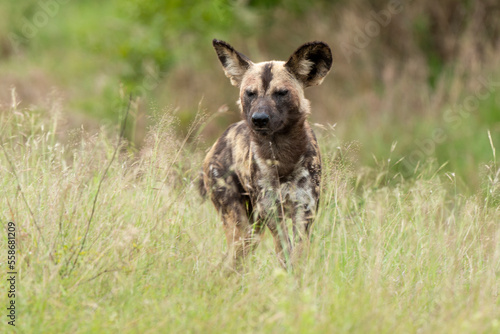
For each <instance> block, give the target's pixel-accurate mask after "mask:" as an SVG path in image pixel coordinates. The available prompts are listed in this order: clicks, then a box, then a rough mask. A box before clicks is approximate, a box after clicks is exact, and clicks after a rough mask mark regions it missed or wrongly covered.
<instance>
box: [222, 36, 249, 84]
mask: <svg viewBox="0 0 500 334" xmlns="http://www.w3.org/2000/svg"><path fill="white" fill-rule="evenodd" d="M213 45H214V49H215V52H217V56H218V57H219V60H220V62H221V64H222V67H224V73H225V74H226V77H228V78H229V79H231V83H232V84H233V86H239V85H240V84H241V80H242V78H243V75H244V74H245V72H246V71H247V70H248V69H249V68H250V66H252V64H253V63H252V61H251V60H250V59H248V58H247V57H246V56H245V55H244V54H241V53H239V52H238V51H236V50H235V49H234V48H233V47H232V46H231V45H229V44H227V43H226V42H224V41H220V40H218V39H214V40H213Z"/></svg>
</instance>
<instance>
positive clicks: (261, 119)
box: [252, 111, 269, 129]
mask: <svg viewBox="0 0 500 334" xmlns="http://www.w3.org/2000/svg"><path fill="white" fill-rule="evenodd" d="M252 123H253V125H255V127H256V128H258V129H259V128H265V127H267V124H268V123H269V115H268V114H266V113H265V112H263V111H258V112H256V113H255V114H253V115H252Z"/></svg>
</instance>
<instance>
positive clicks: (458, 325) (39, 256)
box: [0, 106, 500, 333]
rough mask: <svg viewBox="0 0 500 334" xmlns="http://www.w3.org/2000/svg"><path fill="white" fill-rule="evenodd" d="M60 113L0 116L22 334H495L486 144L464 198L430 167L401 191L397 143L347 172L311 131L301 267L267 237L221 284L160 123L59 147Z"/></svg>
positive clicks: (497, 258)
mask: <svg viewBox="0 0 500 334" xmlns="http://www.w3.org/2000/svg"><path fill="white" fill-rule="evenodd" d="M125 109H126V107H125V106H122V107H121V109H120V110H119V112H121V113H122V114H125V112H124V110H125ZM61 115H62V110H60V109H58V107H57V106H55V107H54V108H53V109H51V110H45V111H44V112H41V111H40V110H35V109H21V108H16V107H11V108H10V109H8V110H5V111H4V112H3V113H1V114H0V116H1V119H0V124H1V133H2V137H1V138H2V152H1V154H0V166H2V167H1V168H2V169H1V171H0V172H1V178H0V186H1V189H2V193H3V195H2V196H1V197H0V207H1V208H2V211H1V216H0V217H1V220H2V224H5V223H6V222H7V221H14V222H15V224H16V229H17V247H18V248H17V252H18V253H17V257H18V262H17V263H18V264H17V270H18V272H19V275H18V279H19V281H18V293H17V295H16V303H17V314H18V319H17V323H16V329H17V332H19V333H116V332H120V333H185V332H197V333H221V332H223V333H233V332H246V333H255V332H267V333H323V332H334V333H497V332H498V331H500V321H499V319H500V300H499V288H500V224H499V222H500V209H499V207H498V200H499V187H500V180H499V178H500V172H499V168H498V160H497V158H496V157H495V154H496V152H495V148H494V144H493V142H491V143H490V141H489V139H488V133H484V134H480V135H482V138H484V142H485V145H488V146H489V147H490V150H491V154H492V155H491V163H490V164H489V165H488V166H482V167H483V169H484V173H483V175H482V177H483V181H484V182H483V189H482V190H483V191H482V192H481V193H478V194H476V195H472V196H465V195H463V194H461V193H460V192H459V191H457V185H456V180H455V178H454V175H453V174H450V173H445V172H443V168H441V166H439V165H437V164H435V163H433V162H432V161H422V163H421V164H420V165H419V166H418V167H417V168H416V169H415V171H414V174H413V175H411V176H410V177H407V178H404V179H403V178H402V177H401V176H400V175H399V176H398V173H395V172H391V170H392V169H394V168H395V165H397V163H398V162H395V161H394V162H393V161H390V152H391V151H392V150H394V149H395V147H392V150H391V148H390V147H389V148H388V151H389V155H388V156H387V157H379V158H382V159H384V160H385V161H386V162H385V163H383V162H380V163H379V165H378V167H376V168H369V167H366V166H365V167H356V164H353V162H352V152H351V150H352V148H350V147H351V146H352V145H351V144H349V143H344V142H341V141H339V140H338V138H337V136H336V134H335V132H336V130H335V129H332V128H326V127H325V128H320V127H316V132H317V133H318V135H319V138H320V145H321V147H322V150H323V159H324V165H325V168H324V169H325V171H324V181H323V193H322V201H321V206H320V209H319V216H318V219H317V220H316V222H315V225H314V228H313V233H312V244H311V248H310V250H309V254H308V257H307V259H306V260H305V261H304V262H303V263H301V264H299V265H298V266H297V267H296V268H294V271H293V272H291V273H288V272H285V271H284V270H282V269H281V268H280V266H279V265H278V262H277V260H276V257H275V255H274V250H273V248H274V247H273V244H272V238H271V237H270V235H269V234H267V235H266V238H265V239H264V241H263V243H262V244H261V246H260V247H259V248H258V249H257V251H256V252H255V254H254V255H253V256H251V257H250V258H249V259H248V261H247V262H246V266H245V268H244V270H243V271H242V272H241V273H233V274H229V275H228V274H227V271H226V270H224V267H223V265H222V259H223V254H224V252H225V247H226V245H225V240H224V234H223V230H222V227H221V223H220V221H219V220H218V218H217V216H216V213H215V210H214V209H213V208H212V206H211V204H210V203H208V202H205V203H203V204H200V197H199V196H198V194H197V192H196V186H195V183H196V182H195V179H196V175H197V173H198V171H199V166H200V162H201V158H202V153H203V152H202V150H201V149H200V148H199V147H198V144H199V143H198V142H197V141H196V140H191V139H192V138H188V140H182V139H178V137H177V136H176V134H175V126H176V125H175V124H176V121H175V118H174V117H173V116H172V115H171V113H170V112H168V111H167V112H165V113H158V114H157V115H156V116H154V117H155V120H154V123H155V126H153V127H151V128H150V129H149V132H148V135H147V137H146V141H145V145H144V146H143V147H142V148H141V149H140V151H133V150H132V149H130V148H127V145H126V143H125V142H124V141H123V140H122V141H118V139H117V138H118V136H117V134H118V129H117V128H118V125H117V126H116V127H117V128H106V127H103V128H101V131H100V132H99V134H97V135H89V134H87V133H86V132H85V131H84V130H81V131H77V130H75V131H74V132H73V133H70V134H68V135H67V136H68V137H69V140H67V143H66V144H61V143H60V141H59V140H58V138H57V135H56V134H57V133H58V127H59V126H61V124H62V123H63V121H64V117H63V116H61ZM204 122H206V117H204V116H203V115H199V116H198V117H197V118H196V122H195V123H194V124H193V126H192V128H191V129H192V131H191V132H189V133H188V136H196V131H197V129H198V128H199V127H200V126H202V125H203V124H204ZM399 163H401V162H399ZM108 167H109V168H108ZM389 175H393V176H391V177H390V178H389ZM94 204H95V206H94ZM0 249H1V250H2V251H4V252H6V249H7V248H6V234H5V233H2V238H1V239H0ZM4 259H5V254H4V255H2V261H1V263H2V270H4V269H3V268H5V266H4V264H5V262H4V261H5V260H4ZM2 275H3V274H2ZM3 287H4V285H2V289H3ZM4 292H5V291H2V294H1V295H2V298H1V300H2V303H1V304H2V308H3V307H4V306H5V305H6V303H7V301H6V298H5V296H6V293H4ZM3 309H4V308H3ZM4 310H5V309H4ZM4 312H5V311H4ZM2 318H3V320H2V322H3V323H2V324H1V326H2V328H4V329H5V327H6V326H7V325H6V320H5V316H4V317H2ZM4 329H2V331H4Z"/></svg>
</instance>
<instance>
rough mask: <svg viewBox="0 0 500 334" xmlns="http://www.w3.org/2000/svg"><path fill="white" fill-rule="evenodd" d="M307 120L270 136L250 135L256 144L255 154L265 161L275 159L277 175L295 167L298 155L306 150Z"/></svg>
mask: <svg viewBox="0 0 500 334" xmlns="http://www.w3.org/2000/svg"><path fill="white" fill-rule="evenodd" d="M307 127H308V124H307V121H305V120H304V121H302V122H298V123H296V124H295V125H293V126H292V127H291V128H290V129H288V130H287V131H286V132H280V133H275V134H273V135H272V136H270V137H261V136H257V135H252V141H253V142H254V143H255V144H257V145H256V149H257V152H256V153H257V154H258V155H259V157H260V158H261V159H264V160H265V161H271V162H273V164H274V162H275V161H277V164H276V166H277V168H278V175H279V176H280V178H281V177H285V176H287V175H289V174H290V173H291V172H293V170H294V169H295V166H296V164H297V163H298V162H299V160H300V157H301V156H302V155H303V154H304V153H305V152H306V150H307V143H308V141H307Z"/></svg>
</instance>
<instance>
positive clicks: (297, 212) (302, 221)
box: [292, 187, 318, 263]
mask: <svg viewBox="0 0 500 334" xmlns="http://www.w3.org/2000/svg"><path fill="white" fill-rule="evenodd" d="M296 194H297V196H296V198H295V201H294V206H293V212H292V221H293V238H294V244H295V247H294V252H293V254H292V262H293V263H295V262H296V261H298V259H299V258H300V257H301V256H302V255H303V254H304V253H305V251H306V250H308V249H309V240H310V236H311V228H312V224H313V222H314V218H315V214H316V207H317V203H318V199H317V198H316V197H315V196H314V195H315V194H314V191H313V190H312V189H311V188H310V187H304V188H301V189H298V190H297V192H296Z"/></svg>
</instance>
